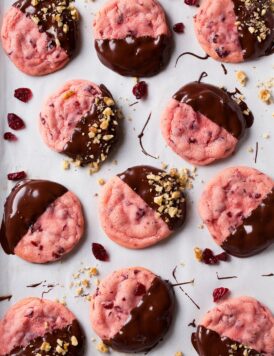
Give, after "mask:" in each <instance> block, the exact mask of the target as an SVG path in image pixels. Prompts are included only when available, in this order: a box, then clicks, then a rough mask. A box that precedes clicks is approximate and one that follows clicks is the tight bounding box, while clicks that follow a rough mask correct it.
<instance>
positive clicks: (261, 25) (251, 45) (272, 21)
mask: <svg viewBox="0 0 274 356" xmlns="http://www.w3.org/2000/svg"><path fill="white" fill-rule="evenodd" d="M233 2H234V11H235V14H236V17H237V21H239V22H240V25H239V26H238V31H239V34H240V36H239V39H240V44H241V47H242V49H243V55H244V59H254V58H257V57H261V56H264V55H267V54H268V53H269V52H270V51H271V50H272V51H273V44H274V15H273V13H272V11H271V0H252V1H250V2H249V3H248V4H246V3H245V1H243V0H233ZM263 10H266V11H265V14H264V15H262V11H263ZM250 27H253V28H255V31H254V32H253V33H251V32H250V31H249V28H250ZM263 30H264V31H263ZM260 31H262V32H263V33H264V32H265V38H264V39H263V38H261V40H260V41H258V38H257V36H258V35H260Z"/></svg>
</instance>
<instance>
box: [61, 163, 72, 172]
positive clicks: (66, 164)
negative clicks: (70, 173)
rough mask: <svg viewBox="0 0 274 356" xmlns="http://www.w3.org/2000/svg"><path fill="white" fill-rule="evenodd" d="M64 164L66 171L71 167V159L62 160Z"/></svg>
mask: <svg viewBox="0 0 274 356" xmlns="http://www.w3.org/2000/svg"><path fill="white" fill-rule="evenodd" d="M62 166H63V169H64V170H65V171H66V170H68V169H70V163H69V161H67V160H65V161H63V162H62Z"/></svg>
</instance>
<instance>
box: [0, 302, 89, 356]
mask: <svg viewBox="0 0 274 356" xmlns="http://www.w3.org/2000/svg"><path fill="white" fill-rule="evenodd" d="M58 339H59V340H61V341H62V343H61V345H60V342H58ZM84 339H85V338H84V335H83V332H82V330H81V328H80V325H79V323H78V321H77V320H76V318H75V316H74V315H73V314H72V312H71V311H70V310H68V309H67V308H66V307H64V306H63V305H61V304H59V303H56V302H52V301H50V300H46V299H39V298H26V299H22V300H21V301H19V302H18V303H16V304H15V305H13V306H12V307H11V308H10V309H9V310H8V312H7V313H6V315H5V316H4V318H3V319H2V320H0V356H8V355H41V356H44V355H48V356H54V355H57V354H58V355H59V354H60V355H61V354H62V355H66V356H83V355H84ZM58 345H59V348H58ZM57 349H58V350H59V352H58V351H57ZM65 351H66V352H65Z"/></svg>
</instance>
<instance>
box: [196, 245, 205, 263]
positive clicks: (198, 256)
mask: <svg viewBox="0 0 274 356" xmlns="http://www.w3.org/2000/svg"><path fill="white" fill-rule="evenodd" d="M194 255H195V258H196V260H197V261H199V262H201V261H202V256H203V250H201V249H200V248H199V247H195V248H194Z"/></svg>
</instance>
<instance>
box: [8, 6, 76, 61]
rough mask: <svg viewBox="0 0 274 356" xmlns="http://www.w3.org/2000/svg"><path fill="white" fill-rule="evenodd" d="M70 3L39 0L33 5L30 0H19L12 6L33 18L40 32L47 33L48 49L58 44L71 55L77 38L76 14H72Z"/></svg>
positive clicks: (72, 9)
mask: <svg viewBox="0 0 274 356" xmlns="http://www.w3.org/2000/svg"><path fill="white" fill-rule="evenodd" d="M72 3H73V1H72V0H55V1H52V0H39V1H38V2H37V4H36V5H35V6H33V4H32V0H19V1H16V2H15V3H14V4H13V6H14V7H16V8H18V9H19V10H20V11H22V12H23V13H24V14H26V16H27V17H30V18H32V19H34V20H35V23H37V26H38V28H39V31H40V32H46V33H47V35H48V37H49V42H48V48H49V50H51V49H52V48H54V47H56V46H57V47H58V46H59V45H60V46H61V47H62V48H63V49H64V50H65V51H66V52H67V54H68V56H71V55H72V54H73V52H74V51H75V49H76V43H77V38H78V14H77V12H76V13H75V14H74V15H73V13H74V12H73V11H74V8H73V7H71V5H72ZM53 5H55V6H53ZM45 9H46V10H45ZM58 9H60V11H58ZM45 11H46V12H45ZM64 26H65V27H64Z"/></svg>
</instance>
